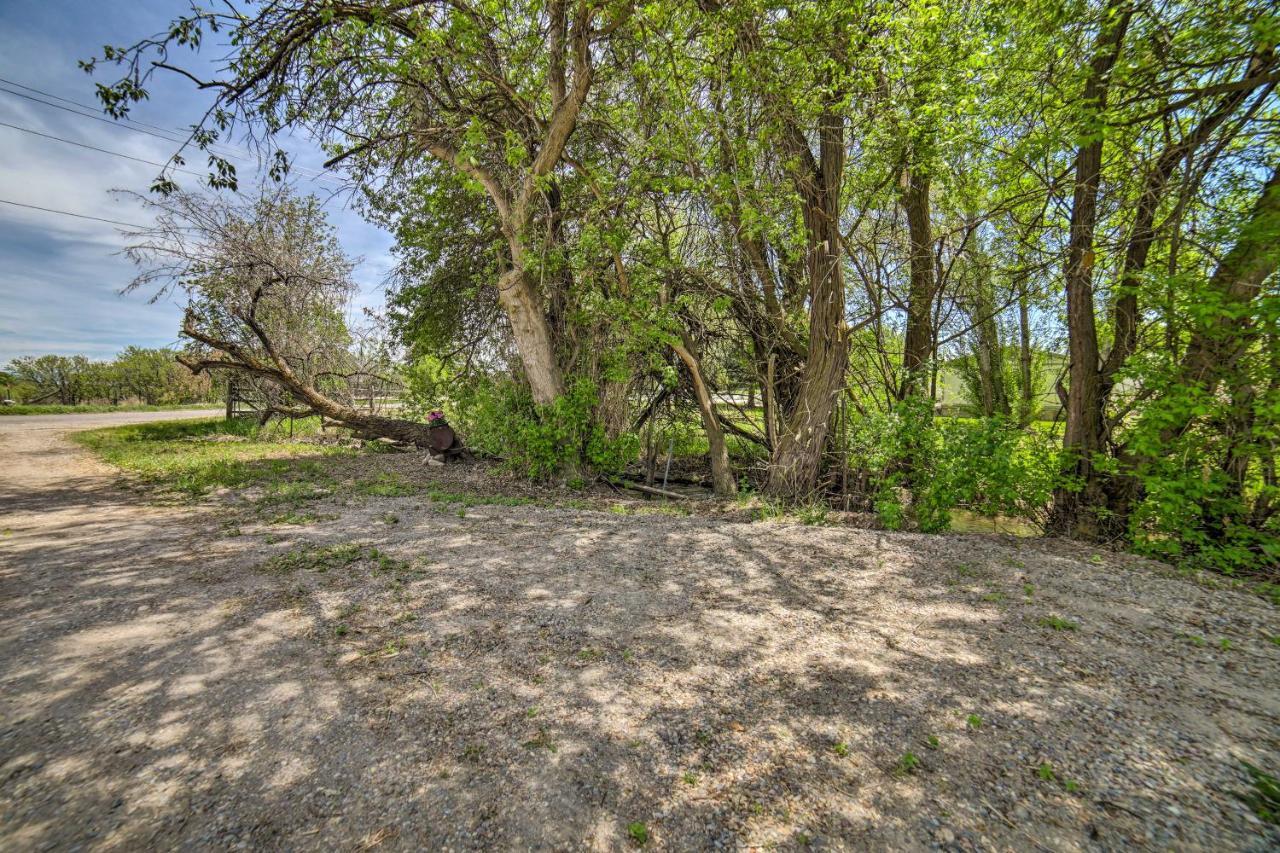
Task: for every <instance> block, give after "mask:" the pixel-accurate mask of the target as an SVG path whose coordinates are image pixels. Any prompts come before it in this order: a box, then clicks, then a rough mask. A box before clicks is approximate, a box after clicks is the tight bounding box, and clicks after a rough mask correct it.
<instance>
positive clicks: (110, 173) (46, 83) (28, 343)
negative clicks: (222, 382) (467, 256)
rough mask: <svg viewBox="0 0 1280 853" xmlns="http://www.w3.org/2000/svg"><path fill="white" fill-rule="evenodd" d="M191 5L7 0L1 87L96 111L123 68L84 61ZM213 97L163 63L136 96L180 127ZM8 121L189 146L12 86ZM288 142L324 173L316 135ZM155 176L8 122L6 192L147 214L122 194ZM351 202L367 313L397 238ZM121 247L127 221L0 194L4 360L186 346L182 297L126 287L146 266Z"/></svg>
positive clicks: (1, 97) (152, 154) (101, 142)
mask: <svg viewBox="0 0 1280 853" xmlns="http://www.w3.org/2000/svg"><path fill="white" fill-rule="evenodd" d="M186 8H187V4H186V2H185V0H0V89H8V90H11V91H13V92H18V93H21V94H25V95H29V96H31V97H34V98H39V99H41V100H45V101H53V102H54V103H58V104H62V105H64V106H72V105H71V104H69V103H67V102H66V101H58V100H56V99H55V98H51V97H48V95H54V96H57V98H65V99H67V100H68V101H72V102H78V103H80V104H84V105H87V106H89V107H92V108H93V109H91V110H85V109H82V108H76V107H73V109H79V111H80V112H93V113H95V114H98V113H99V111H98V110H97V108H96V107H95V106H94V105H95V100H94V95H93V84H94V82H95V80H102V81H107V80H110V79H112V78H111V74H112V71H113V70H114V68H113V67H112V66H103V67H102V68H101V69H100V70H99V71H98V73H97V74H96V75H95V76H94V77H89V76H87V75H86V74H85V73H84V72H83V71H81V70H80V69H79V68H77V67H76V60H78V59H84V58H88V57H89V56H93V55H96V54H98V53H100V51H101V47H102V45H104V44H117V45H118V44H128V43H132V42H133V41H136V40H137V39H138V38H140V37H143V36H148V35H152V34H154V33H156V32H158V31H160V30H162V29H164V28H165V26H166V24H167V23H168V22H169V20H170V19H172V18H173V17H174V16H175V15H177V14H180V13H181V12H182V11H183V10H184V9H186ZM223 53H224V48H223V47H222V46H221V44H219V43H213V42H211V43H208V44H206V45H205V47H204V50H203V55H202V56H201V57H200V58H198V59H195V60H193V61H195V62H201V63H205V62H211V61H214V60H216V59H218V58H219V57H220V56H221V55H223ZM183 58H186V57H183ZM23 87H29V88H23ZM32 90H39V91H32ZM42 92H43V93H48V95H46V94H41V93H42ZM211 97H212V96H211V95H209V94H207V93H201V92H198V91H196V89H195V88H194V87H193V86H192V85H191V84H190V83H189V82H187V81H185V80H182V79H181V78H178V77H176V76H174V75H172V74H164V73H163V72H160V73H158V74H157V76H156V77H155V78H154V85H153V86H152V87H151V98H150V100H148V101H144V102H143V103H141V104H139V105H137V106H136V107H135V108H134V110H133V113H132V115H133V118H134V119H135V120H136V121H137V122H140V123H146V124H148V125H154V126H158V127H163V128H174V129H181V128H184V127H187V126H188V125H190V124H191V123H192V122H193V121H195V120H196V119H197V118H198V117H199V116H200V115H201V114H202V113H203V112H204V110H205V108H206V107H207V106H208V104H209V99H210V98H211ZM0 123H3V124H7V125H17V126H19V127H22V128H26V129H27V130H28V131H37V132H39V133H43V134H48V135H50V136H58V137H62V138H64V139H70V140H74V141H77V142H82V143H85V144H88V145H93V146H96V147H98V148H106V149H109V150H111V151H114V152H118V153H121V154H127V155H129V156H132V157H137V158H140V159H143V160H151V161H155V162H164V161H165V160H167V159H168V157H169V155H170V154H172V153H173V151H174V150H176V148H177V146H176V145H174V144H171V143H169V142H166V141H164V140H162V139H158V138H155V137H154V136H149V135H145V134H143V133H138V132H131V131H129V130H126V129H124V128H123V127H117V126H113V125H108V124H104V123H103V122H100V121H95V120H93V119H91V118H86V117H83V116H78V115H74V114H72V113H70V112H67V111H64V110H60V109H56V108H53V107H49V106H46V105H44V104H40V103H36V102H35V101H32V100H29V99H25V98H22V97H18V96H16V95H14V94H10V93H9V92H4V91H0ZM143 129H146V130H150V129H151V128H149V127H144V128H143ZM288 147H290V148H291V150H292V151H293V152H294V154H295V156H296V162H297V164H298V165H299V166H300V167H302V168H305V169H308V170H314V171H315V172H317V173H318V172H319V171H320V166H319V164H320V162H321V161H322V159H323V158H322V156H321V155H320V153H319V151H318V150H317V149H316V147H315V146H314V145H312V144H310V142H309V141H308V140H306V139H304V138H296V137H295V138H294V139H293V140H292V142H291V143H290V145H289V146H288ZM202 159H203V158H202V157H201V156H200V155H199V152H196V154H195V156H191V157H189V158H188V162H190V163H194V164H196V165H195V166H194V167H193V169H194V170H197V171H198V170H199V168H200V167H199V164H200V163H201V162H202ZM236 165H237V167H238V168H239V169H240V174H241V183H242V185H245V186H248V185H251V184H252V183H253V175H254V169H255V166H254V164H253V163H252V162H246V161H236ZM157 172H158V169H156V168H155V167H153V166H148V165H145V164H143V163H136V162H133V161H131V160H126V159H123V158H121V157H115V156H111V155H108V154H102V153H99V152H96V151H89V150H86V149H83V148H77V147H75V146H72V145H68V144H65V143H62V142H57V141H53V140H50V139H46V138H42V137H40V136H36V135H34V134H32V133H29V132H25V131H22V130H16V129H13V128H11V127H5V126H3V125H0V199H4V200H7V201H12V202H19V203H23V204H32V205H38V206H40V207H46V208H54V209H56V210H62V211H70V212H74V213H79V214H83V215H86V216H96V217H100V218H104V219H114V220H118V221H121V222H127V223H146V222H147V221H149V219H148V215H147V213H146V212H145V209H144V208H143V207H142V206H141V205H140V204H139V203H138V202H137V201H136V200H131V199H128V198H119V197H114V196H113V195H112V194H111V190H113V189H127V190H134V191H136V192H142V193H145V192H146V190H147V187H148V186H150V184H151V180H152V178H153V177H154V176H155V174H156V173H157ZM181 179H182V181H181V182H182V184H183V186H184V187H191V188H194V187H195V185H196V184H197V183H198V180H199V179H198V178H195V177H192V176H190V175H183V176H181ZM297 185H298V188H299V189H300V190H302V191H304V192H315V193H317V194H318V195H319V196H320V197H321V198H328V197H329V195H330V193H331V192H332V190H333V189H334V188H335V187H336V185H337V182H336V180H332V179H331V180H319V181H317V180H312V179H309V178H303V177H300V176H299V177H298V178H297ZM347 200H348V197H347V196H346V195H340V196H337V197H335V198H333V199H331V200H330V201H328V202H327V203H326V210H327V211H328V214H329V219H330V221H331V222H332V223H333V224H334V225H335V226H336V227H337V229H338V235H339V237H340V239H341V240H342V244H343V247H344V248H345V249H346V251H347V252H348V254H350V255H353V256H359V257H361V258H363V261H362V263H361V264H360V266H359V267H358V268H357V270H356V279H357V281H358V282H359V283H360V285H361V294H360V297H359V299H358V300H357V304H356V306H355V308H357V309H358V308H361V307H366V306H372V307H377V306H380V305H381V303H382V293H381V285H382V282H383V279H384V277H385V276H386V273H387V271H388V270H389V268H390V264H391V262H392V261H391V257H390V249H391V245H392V239H391V237H390V236H389V235H388V234H386V233H385V232H384V231H382V230H380V229H378V228H375V227H374V226H372V225H369V224H368V223H366V222H364V221H363V220H362V219H361V218H360V217H359V216H358V215H357V214H356V213H355V212H354V211H352V210H349V209H346V208H345V205H346V203H347ZM122 245H123V241H122V239H121V236H120V234H119V231H118V229H117V227H116V226H113V225H110V224H106V223H103V222H94V221H90V220H85V219H75V218H72V217H68V216H59V215H55V214H51V213H43V212H39V211H35V210H27V209H23V208H19V207H15V206H13V205H11V204H3V203H0V364H3V363H6V362H8V361H9V360H10V359H12V358H14V357H15V356H19V355H43V354H45V353H63V354H68V355H71V354H82V355H87V356H90V357H92V358H109V357H110V356H112V355H114V354H115V353H116V352H118V351H119V350H121V349H123V348H124V347H126V346H128V345H130V344H136V345H139V346H163V345H167V344H175V343H176V342H177V336H178V335H177V333H178V324H179V316H180V310H179V304H178V303H177V302H176V301H174V300H173V299H168V300H162V301H160V302H157V303H155V304H149V302H148V300H149V298H150V294H147V293H141V292H135V293H131V294H128V295H125V296H121V295H119V290H120V288H121V287H123V286H124V285H126V284H128V282H129V281H130V280H131V279H132V277H133V275H134V268H133V267H132V265H130V264H129V262H128V261H127V260H126V259H125V258H123V257H121V256H120V255H119V254H118V253H119V251H120V249H121V247H122Z"/></svg>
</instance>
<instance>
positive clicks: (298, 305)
mask: <svg viewBox="0 0 1280 853" xmlns="http://www.w3.org/2000/svg"><path fill="white" fill-rule="evenodd" d="M144 202H145V203H146V204H147V206H148V207H150V208H151V209H152V210H153V211H154V212H155V214H156V217H155V224H154V225H152V226H150V227H147V228H140V229H136V230H133V231H130V232H127V234H126V237H127V239H128V240H129V244H128V246H127V248H126V250H125V253H126V254H127V255H128V257H129V258H130V259H131V260H132V261H133V262H134V263H135V264H137V266H138V267H139V269H140V272H139V274H138V276H137V277H136V278H135V279H134V280H133V282H132V283H131V284H130V285H129V289H138V288H143V289H149V290H152V291H153V292H154V293H155V295H156V296H159V295H162V294H166V293H169V292H171V291H177V292H180V293H181V294H182V295H183V296H185V298H186V311H185V313H184V316H183V321H182V335H183V337H185V338H186V339H188V340H189V341H190V345H189V346H188V347H187V349H186V351H185V352H183V353H182V354H180V355H179V356H178V360H179V361H180V362H182V363H183V364H184V365H186V366H187V367H188V368H190V369H191V370H192V371H193V372H195V373H203V372H205V371H220V372H227V373H231V374H234V375H236V376H239V377H244V378H246V379H248V380H249V381H251V382H253V383H254V384H255V385H256V386H257V387H259V388H260V389H261V390H262V391H263V396H264V397H265V399H266V401H267V409H266V411H267V413H276V414H287V415H313V414H314V415H319V416H322V417H326V418H330V419H332V420H335V421H338V422H339V423H341V424H343V425H345V426H348V427H350V428H351V429H353V430H355V431H356V432H357V433H358V434H360V435H364V436H367V437H386V438H391V439H394V440H397V441H403V442H407V443H410V444H416V445H419V446H424V447H425V446H427V445H428V443H429V430H428V428H427V427H426V426H425V425H423V424H419V423H414V422H412V421H406V420H400V419H397V418H388V417H383V416H380V415H377V414H374V413H371V412H365V411H361V410H360V409H358V408H357V407H356V404H355V399H354V398H355V391H354V389H356V388H359V387H361V386H367V385H369V384H370V383H371V382H373V383H382V382H385V381H386V380H385V378H384V377H382V376H381V375H380V374H379V372H378V371H377V365H376V364H375V363H372V360H371V358H370V356H369V355H368V352H369V350H368V348H360V347H357V346H355V344H356V341H355V340H354V339H353V335H352V333H351V331H350V330H349V329H348V326H347V323H346V320H345V314H346V309H347V307H348V305H349V303H350V299H351V297H352V296H353V295H354V293H355V291H356V286H355V284H354V283H353V281H352V279H351V271H352V268H353V264H352V262H351V261H350V260H349V259H348V258H347V257H346V255H344V254H343V251H342V248H341V246H340V245H339V244H338V241H337V239H336V237H335V236H334V232H333V228H332V227H331V226H330V225H329V224H328V222H327V221H326V219H325V215H324V211H323V210H322V209H321V208H320V205H319V202H318V201H317V200H316V199H315V197H313V196H308V197H299V196H297V195H295V194H294V193H293V192H292V191H291V190H290V189H289V188H288V187H278V188H275V189H272V190H264V191H263V192H262V193H261V194H260V195H258V196H257V197H256V198H252V199H248V200H246V199H244V198H243V197H225V196H221V195H211V194H201V193H188V192H174V193H170V194H168V195H161V196H158V197H155V198H151V199H144Z"/></svg>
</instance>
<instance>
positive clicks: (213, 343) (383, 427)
mask: <svg viewBox="0 0 1280 853" xmlns="http://www.w3.org/2000/svg"><path fill="white" fill-rule="evenodd" d="M260 293H261V291H259V295H260ZM257 301H258V298H257V296H255V298H254V300H253V303H252V307H251V308H250V310H249V311H248V312H247V313H246V314H245V315H244V316H243V317H241V319H242V320H243V321H244V322H245V324H246V325H247V326H248V327H249V328H250V329H251V330H252V331H253V333H254V336H255V337H257V339H258V341H259V342H260V343H261V344H262V347H263V350H264V351H265V355H266V357H265V358H263V357H259V356H258V355H257V354H255V353H254V352H251V351H250V350H249V349H248V348H247V347H245V346H243V345H241V344H238V343H236V342H234V341H227V340H222V339H219V338H215V337H213V336H212V335H210V334H208V333H206V332H204V331H202V330H201V329H200V328H199V326H198V325H197V324H196V321H195V317H194V315H193V314H192V312H190V311H188V312H187V315H186V317H185V318H184V319H183V323H182V333H183V334H184V335H186V336H187V337H189V338H191V339H192V340H196V341H199V342H200V343H202V344H204V345H205V346H207V347H209V348H211V349H213V350H216V351H217V352H219V353H221V355H220V356H219V357H216V358H201V359H195V358H189V357H187V356H185V355H179V356H178V357H177V359H178V362H179V363H180V364H182V365H183V366H185V367H186V368H187V369H188V370H190V371H191V372H192V373H196V374H199V373H200V372H202V371H205V370H232V371H239V372H242V373H248V374H250V375H253V376H259V377H263V378H265V379H268V380H270V381H271V382H274V383H275V384H277V385H278V386H279V387H280V388H282V389H284V390H285V391H286V392H288V393H289V394H290V395H291V396H292V397H293V398H294V399H295V400H296V401H297V402H298V403H299V404H300V405H301V406H302V408H303V409H305V410H306V411H307V412H308V413H310V414H314V415H318V416H320V417H322V418H328V419H330V420H333V421H337V422H338V423H340V424H342V425H343V426H345V427H348V428H350V429H352V430H354V431H355V432H357V433H358V434H360V435H361V436H363V437H366V438H389V439H392V440H393V441H399V442H403V443H405V444H412V445H414V446H415V447H421V448H429V447H431V428H430V427H429V426H427V425H426V424H422V423H417V422H415V421H406V420H403V419H401V418H386V417H382V416H381V415H374V414H367V413H365V412H361V411H359V410H358V409H355V408H353V407H351V406H348V405H345V404H343V403H340V402H338V401H337V400H334V399H332V398H330V397H329V396H327V395H325V394H323V393H322V392H321V391H320V390H319V389H317V388H316V387H315V386H314V385H312V384H310V383H309V382H307V381H305V380H304V379H302V378H301V377H299V376H298V374H297V373H295V372H294V370H293V368H291V367H290V366H289V363H288V362H287V361H286V360H285V359H284V358H282V357H281V356H280V355H279V353H278V352H277V351H276V348H275V345H274V344H273V343H272V341H271V338H270V336H268V335H267V333H266V332H265V331H264V330H263V328H262V326H261V325H260V324H259V323H258V322H257V318H256V317H255V316H254V309H256V307H257ZM295 413H296V410H295Z"/></svg>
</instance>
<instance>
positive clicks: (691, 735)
mask: <svg viewBox="0 0 1280 853" xmlns="http://www.w3.org/2000/svg"><path fill="white" fill-rule="evenodd" d="M173 417H175V413H172V412H163V413H145V414H139V415H128V416H119V415H113V416H97V415H93V416H59V417H57V418H52V419H51V418H5V419H0V529H2V532H3V535H2V536H0V848H2V849H5V850H28V849H45V848H56V849H86V848H87V849H128V850H135V849H173V848H183V849H228V848H237V847H239V848H254V849H258V848H267V849H291V850H292V849H344V850H347V849H370V848H379V849H400V850H419V849H512V848H519V849H525V848H535V849H625V848H628V847H632V848H634V847H638V846H640V845H641V844H644V845H645V846H646V847H648V848H650V849H654V848H656V849H678V850H686V849H733V848H744V847H752V848H765V847H777V848H782V849H791V848H800V847H804V846H813V847H817V848H822V849H868V848H871V849H888V848H892V849H928V848H945V849H966V850H967V849H995V850H1029V849H1045V850H1074V849H1113V850H1120V849H1131V848H1135V847H1136V848H1146V849H1169V848H1179V849H1196V848H1199V849H1254V850H1264V849H1274V848H1275V846H1276V845H1280V832H1277V830H1276V828H1274V827H1270V826H1268V825H1265V824H1262V823H1261V822H1260V821H1259V820H1258V819H1257V818H1256V817H1255V816H1254V815H1253V813H1252V812H1251V811H1250V809H1249V808H1248V807H1247V806H1246V805H1245V804H1244V802H1243V801H1242V800H1241V799H1240V796H1239V795H1240V794H1242V793H1245V792H1247V791H1248V789H1249V788H1248V781H1247V777H1246V776H1245V774H1244V772H1243V770H1242V763H1241V762H1242V761H1249V762H1251V763H1253V764H1256V765H1259V766H1261V767H1263V768H1265V769H1268V770H1270V771H1271V772H1272V773H1278V774H1280V677H1278V676H1280V645H1277V644H1276V641H1275V639H1274V638H1275V637H1277V635H1280V618H1278V617H1277V611H1276V609H1275V608H1273V607H1271V606H1270V605H1268V604H1266V603H1265V602H1263V601H1261V600H1259V599H1256V598H1253V597H1249V596H1247V595H1244V594H1241V593H1236V592H1229V591H1216V592H1215V591H1209V590H1206V589H1204V588H1202V587H1199V586H1196V585H1193V584H1191V583H1189V582H1187V581H1185V580H1181V579H1178V578H1175V577H1170V576H1168V574H1167V573H1162V572H1160V571H1158V570H1157V569H1156V568H1155V567H1152V566H1151V565H1149V564H1146V563H1143V562H1142V561H1138V560H1133V559H1124V558H1116V557H1114V556H1112V555H1105V554H1097V553H1094V552H1093V551H1092V550H1091V549H1088V548H1085V547H1082V546H1078V545H1073V544H1070V543H1061V542H1042V543H1041V542H1029V541H1021V542H1020V541H1016V540H1012V539H997V538H995V537H979V536H950V537H930V536H919V535H911V534H884V533H876V532H870V531H859V530H850V529H837V528H812V527H803V526H797V525H789V524H772V523H755V524H749V523H737V522H732V521H726V520H718V519H710V518H672V517H665V516H635V515H617V514H612V513H607V512H594V511H575V510H556V509H547V508H540V507H537V506H515V507H505V506H479V507H471V508H459V507H458V506H456V505H444V504H439V503H432V502H431V501H429V500H427V499H425V498H422V497H402V498H364V499H359V500H354V499H350V498H348V497H343V496H337V497H334V498H331V499H328V500H327V501H322V502H320V503H319V504H317V505H316V506H315V507H314V509H315V510H316V513H317V515H319V516H320V517H321V518H324V520H323V521H320V522H318V523H313V524H310V525H302V526H294V527H288V528H281V527H278V526H277V527H266V526H261V527H259V526H255V525H254V524H253V523H251V522H250V521H249V520H248V519H247V518H246V519H243V520H242V522H241V523H236V524H229V523H228V521H229V518H231V517H230V516H228V514H227V513H228V512H229V510H225V509H219V510H217V511H215V510H212V509H204V510H196V509H185V508H172V507H170V508H164V507H157V506H152V505H148V504H147V503H145V502H144V501H143V500H142V499H141V498H140V497H139V496H137V495H136V494H133V493H131V492H129V491H127V490H122V489H120V488H119V487H118V486H117V485H116V479H115V477H114V476H113V475H112V474H111V472H110V471H108V470H107V469H105V468H103V467H102V466H100V465H98V464H97V463H95V462H93V461H91V460H89V459H88V458H87V457H86V456H85V455H84V453H83V451H81V450H79V449H77V448H75V447H73V446H72V445H70V444H69V443H67V442H66V441H65V440H64V439H63V433H64V431H65V430H67V429H69V428H73V427H74V426H82V425H83V426H97V425H101V424H103V423H104V422H106V419H108V418H118V419H120V420H121V421H123V420H125V419H127V420H130V421H132V420H144V419H145V420H151V419H156V418H166V419H170V418H173ZM72 418H76V419H75V420H72ZM112 422H118V421H112ZM396 464H401V465H404V466H409V465H410V464H411V462H410V461H408V460H402V461H400V462H397V463H396ZM406 470H409V469H406ZM412 470H413V471H415V472H418V473H417V474H416V475H417V476H420V477H423V478H427V477H431V478H445V479H446V480H447V479H448V478H449V477H458V476H468V475H465V474H462V475H460V474H458V473H456V470H457V469H444V470H431V471H427V470H422V469H417V468H413V469H412ZM446 484H447V483H446ZM229 534H234V535H229Z"/></svg>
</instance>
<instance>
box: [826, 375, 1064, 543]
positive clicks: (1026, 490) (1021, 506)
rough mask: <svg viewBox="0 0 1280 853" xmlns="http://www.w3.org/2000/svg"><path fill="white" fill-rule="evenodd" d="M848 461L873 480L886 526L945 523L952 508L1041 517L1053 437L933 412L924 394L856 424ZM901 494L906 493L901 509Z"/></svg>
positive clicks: (1053, 469)
mask: <svg viewBox="0 0 1280 853" xmlns="http://www.w3.org/2000/svg"><path fill="white" fill-rule="evenodd" d="M849 445H850V450H851V462H852V463H853V464H854V465H855V466H856V467H859V468H861V469H863V470H864V471H865V472H866V473H867V474H868V479H869V481H870V482H871V483H872V484H873V492H872V497H871V503H872V506H873V508H874V510H875V512H876V514H877V515H878V516H879V518H880V522H881V524H883V525H884V526H885V527H886V528H887V529H890V530H898V529H900V528H902V527H903V526H904V525H905V523H906V521H907V518H908V515H909V514H910V515H914V518H915V522H916V524H917V525H918V526H919V528H920V529H921V530H923V531H925V532H929V533H938V532H943V531H946V530H948V529H949V528H950V526H951V512H952V510H955V509H961V508H962V509H967V510H969V511H971V512H974V513H976V514H978V515H983V516H987V517H994V516H1007V517H1011V518H1022V519H1026V520H1028V521H1032V522H1036V523H1043V521H1044V518H1045V515H1046V513H1047V509H1048V506H1049V501H1050V499H1051V498H1052V495H1053V485H1054V483H1055V481H1056V478H1057V471H1058V465H1059V462H1058V457H1059V451H1058V449H1057V446H1056V445H1057V442H1056V440H1055V438H1054V437H1053V436H1052V435H1050V434H1048V433H1046V432H1045V431H1043V430H1038V429H1032V428H1029V429H1021V428H1019V427H1017V426H1016V425H1015V424H1013V423H1011V422H1010V421H1007V420H1005V419H1003V418H980V419H972V418H940V417H934V415H933V403H932V401H931V400H929V399H928V398H922V397H909V398H907V399H906V400H903V401H902V402H900V403H899V404H898V405H897V406H896V407H895V408H894V410H893V411H892V412H890V413H888V414H877V415H871V416H869V417H866V418H861V419H859V420H858V421H856V422H855V424H854V426H853V428H852V429H851V431H850V435H849ZM903 494H909V495H910V501H911V505H910V508H909V509H908V507H907V506H905V505H904V502H903V498H902V496H903Z"/></svg>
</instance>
